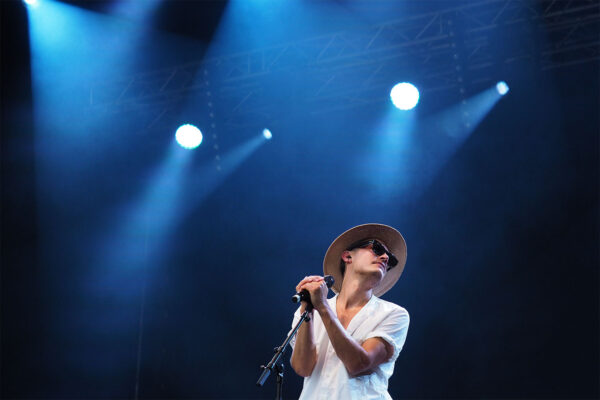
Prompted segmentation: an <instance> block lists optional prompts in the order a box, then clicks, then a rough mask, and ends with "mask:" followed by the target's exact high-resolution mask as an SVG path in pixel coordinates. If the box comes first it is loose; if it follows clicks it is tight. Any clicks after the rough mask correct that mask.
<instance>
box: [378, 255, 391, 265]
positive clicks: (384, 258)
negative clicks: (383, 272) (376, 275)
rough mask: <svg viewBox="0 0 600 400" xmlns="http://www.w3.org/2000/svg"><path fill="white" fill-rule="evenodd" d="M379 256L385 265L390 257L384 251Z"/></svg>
mask: <svg viewBox="0 0 600 400" xmlns="http://www.w3.org/2000/svg"><path fill="white" fill-rule="evenodd" d="M379 258H380V259H382V260H383V261H384V262H385V265H387V263H388V261H389V260H390V257H389V256H388V255H387V254H386V253H383V254H382V255H380V256H379Z"/></svg>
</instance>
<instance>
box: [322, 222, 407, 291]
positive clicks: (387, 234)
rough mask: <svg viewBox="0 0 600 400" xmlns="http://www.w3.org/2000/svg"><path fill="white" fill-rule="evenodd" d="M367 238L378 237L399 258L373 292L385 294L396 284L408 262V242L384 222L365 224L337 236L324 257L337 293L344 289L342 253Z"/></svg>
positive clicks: (327, 272)
mask: <svg viewBox="0 0 600 400" xmlns="http://www.w3.org/2000/svg"><path fill="white" fill-rule="evenodd" d="M365 239H377V240H379V241H380V242H381V243H383V244H385V246H386V247H387V248H388V250H389V251H391V252H392V253H393V254H394V255H395V256H396V258H397V259H398V265H396V266H395V267H394V268H392V269H390V270H389V271H387V273H386V274H385V276H384V277H383V279H382V280H381V282H379V284H378V285H377V286H376V287H374V288H373V294H374V295H375V296H377V297H379V296H381V295H383V294H384V293H385V292H387V291H388V290H390V289H391V288H392V286H394V285H395V284H396V282H397V281H398V279H399V278H400V275H402V271H404V265H405V264H406V242H405V241H404V238H403V237H402V235H401V234H400V232H398V231H397V230H395V229H394V228H392V227H391V226H388V225H383V224H364V225H358V226H355V227H354V228H352V229H348V230H347V231H346V232H344V233H342V234H341V235H340V236H338V237H337V239H335V240H334V241H333V243H331V246H329V249H327V253H325V258H324V259H323V273H324V275H331V276H333V278H334V279H335V283H334V284H333V286H332V287H331V290H333V291H334V292H335V293H339V292H340V290H341V289H342V281H343V280H344V278H343V277H342V271H341V269H340V260H341V258H342V253H343V252H344V251H345V250H346V249H347V248H348V247H349V246H350V245H352V244H354V243H356V242H359V241H361V240H365Z"/></svg>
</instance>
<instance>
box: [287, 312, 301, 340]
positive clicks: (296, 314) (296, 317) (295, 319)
mask: <svg viewBox="0 0 600 400" xmlns="http://www.w3.org/2000/svg"><path fill="white" fill-rule="evenodd" d="M301 316H302V315H301V314H300V307H298V309H297V310H296V312H295V313H294V320H293V321H292V328H291V329H290V330H289V332H288V336H289V335H290V333H292V330H294V327H295V326H296V324H297V323H298V321H300V317H301ZM295 345H296V335H294V337H293V338H292V340H290V346H292V349H293V348H294V346H295Z"/></svg>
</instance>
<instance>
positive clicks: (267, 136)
mask: <svg viewBox="0 0 600 400" xmlns="http://www.w3.org/2000/svg"><path fill="white" fill-rule="evenodd" d="M263 136H264V137H265V139H267V140H269V139H271V138H272V137H273V134H272V133H271V131H270V130H268V129H263Z"/></svg>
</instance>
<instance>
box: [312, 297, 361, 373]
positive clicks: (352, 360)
mask: <svg viewBox="0 0 600 400" xmlns="http://www.w3.org/2000/svg"><path fill="white" fill-rule="evenodd" d="M318 311H319V315H320V316H321V319H322V320H323V325H324V326H325V330H326V331H327V335H328V336H329V340H330V341H331V344H332V345H333V349H334V350H335V353H336V354H337V356H338V358H339V359H340V360H341V361H342V363H343V364H344V366H345V367H346V370H347V371H348V374H350V375H351V376H356V375H360V374H361V373H363V372H365V371H366V370H368V369H369V368H370V366H371V359H370V357H369V353H368V352H367V351H366V350H365V349H364V348H363V347H362V346H361V345H360V344H359V343H358V342H357V341H356V340H355V339H354V338H353V337H352V336H350V335H349V334H348V332H346V330H345V329H344V327H343V326H342V324H341V323H340V320H339V319H338V318H337V317H336V315H335V314H334V313H333V310H332V309H331V307H329V305H328V304H327V303H324V304H323V306H321V307H319V310H318Z"/></svg>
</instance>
